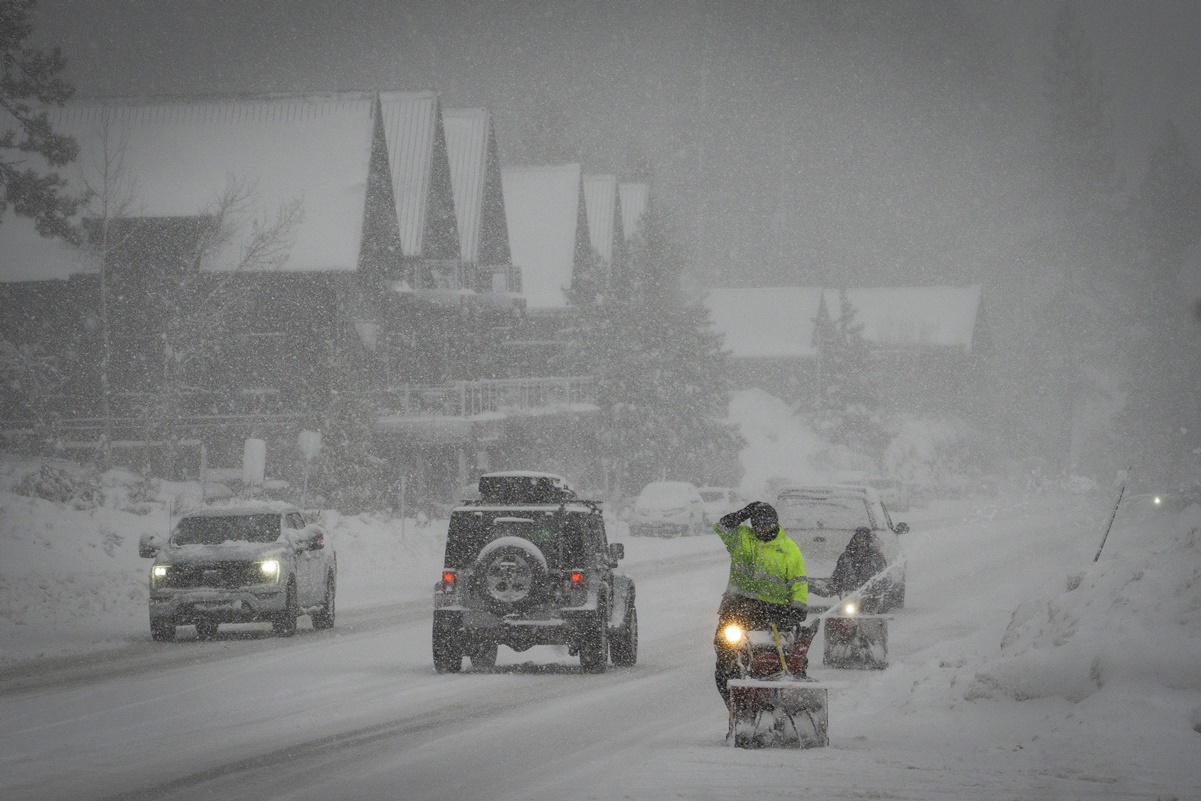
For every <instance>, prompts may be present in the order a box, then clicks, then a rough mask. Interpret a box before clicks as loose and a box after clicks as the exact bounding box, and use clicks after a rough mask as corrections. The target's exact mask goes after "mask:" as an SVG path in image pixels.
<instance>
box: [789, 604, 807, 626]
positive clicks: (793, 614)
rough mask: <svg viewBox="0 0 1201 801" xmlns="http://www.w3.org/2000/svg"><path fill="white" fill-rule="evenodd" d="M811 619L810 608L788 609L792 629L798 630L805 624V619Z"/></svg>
mask: <svg viewBox="0 0 1201 801" xmlns="http://www.w3.org/2000/svg"><path fill="white" fill-rule="evenodd" d="M807 617H809V608H808V607H805V606H789V607H788V623H789V625H790V626H791V627H793V628H796V627H798V626H800V625H801V624H802V623H804V622H805V618H807Z"/></svg>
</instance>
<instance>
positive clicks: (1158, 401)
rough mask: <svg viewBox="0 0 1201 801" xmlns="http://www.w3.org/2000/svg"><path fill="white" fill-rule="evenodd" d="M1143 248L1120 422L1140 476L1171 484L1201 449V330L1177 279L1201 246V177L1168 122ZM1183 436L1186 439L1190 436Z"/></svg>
mask: <svg viewBox="0 0 1201 801" xmlns="http://www.w3.org/2000/svg"><path fill="white" fill-rule="evenodd" d="M1131 217H1132V220H1133V222H1134V223H1135V226H1136V229H1135V230H1136V232H1137V236H1138V241H1139V247H1138V249H1137V251H1136V255H1135V259H1134V263H1135V266H1136V268H1137V269H1136V274H1135V283H1134V286H1132V287H1131V290H1130V292H1129V298H1130V299H1131V305H1132V307H1133V308H1131V309H1130V320H1129V324H1128V325H1127V326H1125V327H1126V329H1127V330H1128V331H1129V332H1130V337H1129V339H1130V342H1129V343H1128V345H1127V346H1126V351H1127V357H1128V359H1129V368H1128V372H1129V380H1128V384H1127V393H1126V405H1125V408H1124V409H1123V411H1122V414H1121V416H1120V423H1121V425H1120V428H1119V430H1120V431H1121V433H1122V437H1123V438H1122V445H1123V451H1124V452H1125V453H1126V454H1128V456H1129V459H1130V460H1131V461H1132V462H1133V463H1134V464H1135V465H1136V469H1137V470H1139V471H1140V472H1142V473H1144V474H1148V475H1149V477H1151V478H1154V479H1156V480H1160V481H1166V480H1168V479H1170V477H1171V474H1173V473H1175V472H1177V471H1178V470H1179V469H1180V468H1181V466H1182V465H1183V464H1184V463H1185V462H1186V461H1187V460H1188V458H1189V452H1190V451H1191V450H1192V449H1193V448H1196V447H1198V445H1201V431H1199V430H1195V429H1196V421H1197V420H1198V419H1201V401H1199V400H1198V399H1199V398H1201V358H1199V352H1201V330H1198V328H1197V326H1196V324H1195V322H1194V321H1193V319H1191V314H1190V309H1189V305H1190V304H1189V302H1188V301H1189V300H1190V299H1188V298H1181V297H1179V293H1178V291H1177V278H1178V276H1179V275H1180V272H1181V270H1182V269H1183V268H1184V266H1185V262H1186V259H1187V254H1188V253H1189V252H1190V251H1191V249H1192V248H1194V247H1195V246H1196V244H1197V242H1198V240H1199V239H1201V170H1198V167H1197V165H1196V164H1195V163H1194V162H1193V160H1192V157H1191V154H1190V153H1189V151H1188V147H1187V144H1186V143H1185V141H1184V139H1183V137H1182V136H1181V135H1180V131H1179V130H1178V129H1177V128H1176V126H1175V125H1174V124H1172V123H1171V122H1168V123H1166V124H1165V126H1164V128H1163V131H1162V133H1161V135H1160V137H1159V139H1158V140H1157V141H1156V143H1155V145H1154V146H1153V147H1152V150H1151V153H1150V156H1149V159H1148V164H1147V173H1146V176H1145V177H1144V178H1143V180H1142V182H1141V183H1140V184H1139V186H1138V187H1137V189H1136V190H1135V193H1134V195H1133V197H1132V198H1131ZM1182 432H1183V433H1182Z"/></svg>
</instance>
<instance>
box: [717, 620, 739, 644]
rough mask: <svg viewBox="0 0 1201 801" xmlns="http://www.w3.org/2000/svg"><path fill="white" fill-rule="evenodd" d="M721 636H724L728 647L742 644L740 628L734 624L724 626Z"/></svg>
mask: <svg viewBox="0 0 1201 801" xmlns="http://www.w3.org/2000/svg"><path fill="white" fill-rule="evenodd" d="M722 634H724V635H725V638H726V642H728V643H729V644H730V645H737V644H738V643H740V642H742V635H743V631H742V626H739V625H738V624H736V623H731V624H730V625H728V626H726V627H725V629H723V630H722Z"/></svg>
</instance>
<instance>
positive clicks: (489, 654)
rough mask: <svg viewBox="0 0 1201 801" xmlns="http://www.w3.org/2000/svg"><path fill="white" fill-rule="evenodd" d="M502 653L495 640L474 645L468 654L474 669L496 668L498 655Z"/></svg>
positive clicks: (478, 642) (481, 641)
mask: <svg viewBox="0 0 1201 801" xmlns="http://www.w3.org/2000/svg"><path fill="white" fill-rule="evenodd" d="M499 651H500V648H499V646H497V644H496V641H495V640H479V641H477V642H475V643H474V644H472V646H471V650H470V651H469V652H468V653H467V656H468V658H470V659H471V666H472V667H473V668H494V667H496V654H497V653H498V652H499Z"/></svg>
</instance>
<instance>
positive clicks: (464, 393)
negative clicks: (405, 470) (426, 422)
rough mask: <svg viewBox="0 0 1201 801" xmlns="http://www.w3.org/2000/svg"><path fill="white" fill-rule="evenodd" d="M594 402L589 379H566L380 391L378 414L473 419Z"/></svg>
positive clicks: (504, 380)
mask: <svg viewBox="0 0 1201 801" xmlns="http://www.w3.org/2000/svg"><path fill="white" fill-rule="evenodd" d="M595 400H596V394H595V389H594V382H593V379H592V377H591V376H567V377H561V378H496V379H483V380H480V381H455V382H453V383H449V384H437V385H433V386H416V385H406V386H400V387H393V388H389V389H385V390H382V391H381V392H380V393H379V395H378V398H377V404H378V407H379V411H380V414H382V415H389V416H398V417H474V416H476V415H480V414H487V413H500V412H510V413H521V412H526V411H535V410H551V409H556V408H563V409H566V408H568V407H571V406H575V405H577V404H583V403H595Z"/></svg>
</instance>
